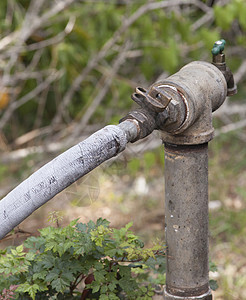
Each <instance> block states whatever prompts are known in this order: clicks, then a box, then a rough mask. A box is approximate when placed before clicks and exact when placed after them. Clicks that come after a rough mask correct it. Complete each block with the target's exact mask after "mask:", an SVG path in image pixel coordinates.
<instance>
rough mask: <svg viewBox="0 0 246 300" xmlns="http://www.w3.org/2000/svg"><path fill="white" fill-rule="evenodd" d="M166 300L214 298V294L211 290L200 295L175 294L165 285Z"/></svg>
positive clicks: (209, 299) (210, 299)
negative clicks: (167, 289)
mask: <svg viewBox="0 0 246 300" xmlns="http://www.w3.org/2000/svg"><path fill="white" fill-rule="evenodd" d="M164 300H212V294H211V291H210V290H209V291H208V292H206V293H205V294H202V295H199V296H191V297H190V296H175V295H171V294H169V293H168V292H167V291H166V288H165V287H164Z"/></svg>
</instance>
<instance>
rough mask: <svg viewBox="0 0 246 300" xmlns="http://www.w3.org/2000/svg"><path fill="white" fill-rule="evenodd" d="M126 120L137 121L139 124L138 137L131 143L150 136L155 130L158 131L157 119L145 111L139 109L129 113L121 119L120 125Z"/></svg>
mask: <svg viewBox="0 0 246 300" xmlns="http://www.w3.org/2000/svg"><path fill="white" fill-rule="evenodd" d="M126 120H135V121H137V123H138V127H139V130H138V136H137V137H136V138H135V139H134V140H132V141H131V142H132V143H133V142H136V141H137V140H139V139H142V138H144V137H146V136H147V135H149V134H150V133H151V132H152V131H153V130H154V129H156V122H155V117H154V115H153V114H151V113H149V112H148V111H146V110H145V109H141V108H140V109H137V110H134V111H131V112H129V113H128V114H127V115H126V116H125V117H124V118H122V119H120V121H119V122H120V123H122V122H123V121H126Z"/></svg>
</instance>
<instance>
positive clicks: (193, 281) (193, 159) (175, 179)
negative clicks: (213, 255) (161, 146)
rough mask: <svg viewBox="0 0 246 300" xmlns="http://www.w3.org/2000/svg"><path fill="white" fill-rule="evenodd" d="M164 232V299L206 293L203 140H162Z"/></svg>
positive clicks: (204, 154)
mask: <svg viewBox="0 0 246 300" xmlns="http://www.w3.org/2000/svg"><path fill="white" fill-rule="evenodd" d="M165 233H166V244H167V273H166V292H167V293H168V294H170V295H173V296H172V297H171V296H167V293H166V298H165V299H166V300H167V299H168V300H169V299H179V298H175V297H177V296H178V297H181V298H180V299H200V298H189V297H196V296H200V295H203V294H206V293H209V284H208V281H209V280H208V152H207V144H203V145H192V146H177V145H170V144H167V143H165ZM174 296H175V297H174ZM170 297H171V298H170ZM185 297H188V298H185ZM201 299H210V298H201Z"/></svg>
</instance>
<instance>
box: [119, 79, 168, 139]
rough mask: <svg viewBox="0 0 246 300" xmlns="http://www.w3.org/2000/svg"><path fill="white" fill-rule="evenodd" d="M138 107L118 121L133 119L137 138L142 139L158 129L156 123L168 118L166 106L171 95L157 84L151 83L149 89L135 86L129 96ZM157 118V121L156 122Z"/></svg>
mask: <svg viewBox="0 0 246 300" xmlns="http://www.w3.org/2000/svg"><path fill="white" fill-rule="evenodd" d="M131 98H132V100H133V101H135V102H136V103H137V104H138V105H139V106H140V108H139V109H136V110H134V111H131V112H129V113H128V114H127V115H126V116H125V117H124V118H122V119H121V120H120V123H121V122H123V121H125V120H127V119H134V120H136V121H137V122H138V125H139V134H138V136H137V138H136V139H135V140H134V141H132V142H135V141H137V140H138V139H142V138H144V137H146V136H148V135H149V134H150V133H152V131H153V130H155V129H158V124H161V123H164V122H165V120H166V119H167V118H168V112H167V106H168V105H169V103H170V101H171V100H172V97H171V95H170V94H169V93H167V92H166V91H165V90H164V89H162V88H161V87H159V86H158V85H157V84H154V85H152V86H151V87H150V88H149V90H146V89H144V88H142V87H137V88H136V89H135V92H134V93H133V94H132V96H131ZM157 120H158V122H157Z"/></svg>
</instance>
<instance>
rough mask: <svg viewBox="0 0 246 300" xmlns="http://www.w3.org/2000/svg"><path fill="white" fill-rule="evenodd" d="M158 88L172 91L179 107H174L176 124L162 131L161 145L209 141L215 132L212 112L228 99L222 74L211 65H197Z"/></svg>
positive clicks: (183, 70)
mask: <svg viewBox="0 0 246 300" xmlns="http://www.w3.org/2000/svg"><path fill="white" fill-rule="evenodd" d="M158 86H159V87H160V86H162V87H163V88H165V89H169V90H170V89H171V90H172V91H173V97H172V99H173V100H175V101H177V103H179V105H178V106H176V107H177V108H178V120H179V121H178V122H177V123H176V124H174V123H173V124H172V126H171V127H170V128H168V126H166V124H167V122H166V124H164V126H163V127H161V128H162V133H161V134H162V139H163V141H165V142H167V143H171V144H177V145H192V144H203V143H207V142H208V141H210V140H211V139H212V138H213V132H214V128H213V126H212V112H213V111H215V110H216V109H217V108H218V107H220V105H221V104H222V103H223V102H224V100H225V98H226V95H227V82H226V80H225V77H224V75H223V74H222V72H221V71H220V70H219V69H218V68H217V67H215V66H214V65H213V64H210V63H207V62H201V61H196V62H192V63H190V64H188V65H186V66H184V67H183V68H182V69H181V70H180V71H179V72H177V73H176V74H174V75H172V76H170V77H168V78H167V79H165V80H163V81H161V82H159V83H158ZM170 104H171V103H170ZM170 104H169V105H168V109H169V106H170ZM170 107H171V106H170ZM176 113H177V112H176ZM169 118H171V113H169ZM176 118H177V116H176Z"/></svg>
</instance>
